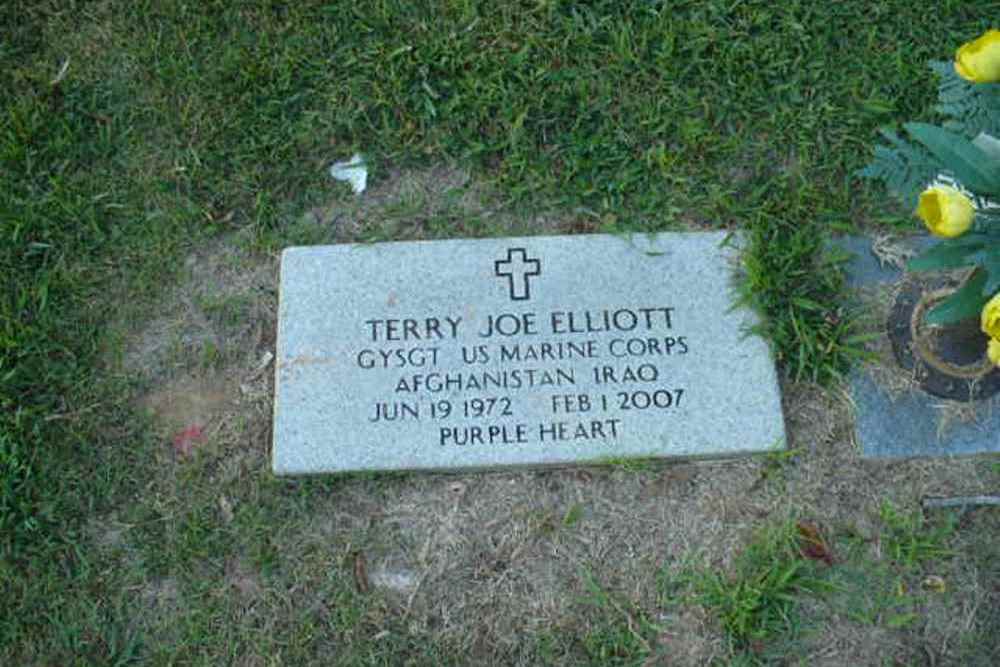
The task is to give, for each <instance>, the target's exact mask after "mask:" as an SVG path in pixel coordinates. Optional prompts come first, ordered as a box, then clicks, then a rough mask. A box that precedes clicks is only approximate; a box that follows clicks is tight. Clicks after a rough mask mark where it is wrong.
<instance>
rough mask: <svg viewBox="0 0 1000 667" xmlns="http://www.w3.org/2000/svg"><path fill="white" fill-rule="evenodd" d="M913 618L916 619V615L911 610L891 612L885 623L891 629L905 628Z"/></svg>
mask: <svg viewBox="0 0 1000 667" xmlns="http://www.w3.org/2000/svg"><path fill="white" fill-rule="evenodd" d="M915 620H917V615H916V614H914V613H912V612H910V613H907V614H893V615H892V616H890V617H889V618H888V619H886V622H885V625H886V627H888V628H891V629H893V630H899V629H900V628H905V627H906V626H907V625H909V624H911V623H913V621H915Z"/></svg>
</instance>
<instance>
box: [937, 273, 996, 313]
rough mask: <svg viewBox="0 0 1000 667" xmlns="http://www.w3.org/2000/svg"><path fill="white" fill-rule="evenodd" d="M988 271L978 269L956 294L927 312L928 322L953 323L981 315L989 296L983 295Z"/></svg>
mask: <svg viewBox="0 0 1000 667" xmlns="http://www.w3.org/2000/svg"><path fill="white" fill-rule="evenodd" d="M985 285H986V272H985V271H983V270H981V269H977V270H976V271H975V272H974V273H973V274H972V277H971V278H969V280H967V281H966V282H965V284H964V285H962V287H961V288H959V289H958V290H957V291H956V292H955V293H954V294H952V295H951V296H949V297H948V298H947V299H945V300H944V301H942V302H941V303H939V304H938V305H936V306H934V308H933V309H932V310H931V312H929V313H927V323H928V324H952V323H954V322H960V321H962V320H964V319H966V318H969V317H973V316H976V315H979V312H980V311H981V310H982V309H983V305H984V304H985V303H986V302H987V301H988V300H989V296H983V287H984V286H985Z"/></svg>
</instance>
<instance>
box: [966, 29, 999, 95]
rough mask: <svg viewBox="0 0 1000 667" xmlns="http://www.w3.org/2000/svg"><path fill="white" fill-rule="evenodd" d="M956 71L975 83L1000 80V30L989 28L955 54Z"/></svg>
mask: <svg viewBox="0 0 1000 667" xmlns="http://www.w3.org/2000/svg"><path fill="white" fill-rule="evenodd" d="M955 71H956V72H958V75H959V76H960V77H962V78H963V79H968V80H969V81H972V82H973V83H996V82H997V81H1000V30H987V31H986V32H985V33H983V35H982V36H981V37H980V38H979V39H975V40H973V41H971V42H966V43H965V44H963V45H962V46H961V47H959V49H958V52H957V53H956V54H955Z"/></svg>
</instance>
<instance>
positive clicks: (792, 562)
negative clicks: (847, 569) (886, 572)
mask: <svg viewBox="0 0 1000 667" xmlns="http://www.w3.org/2000/svg"><path fill="white" fill-rule="evenodd" d="M691 584H692V586H693V589H694V591H695V593H696V595H697V599H698V601H699V602H700V603H701V604H702V605H704V606H705V607H707V608H709V609H710V610H711V611H712V612H713V613H714V614H715V616H716V617H717V618H718V619H719V623H720V624H721V626H722V628H723V629H724V630H725V631H726V633H727V634H728V635H729V637H730V638H731V639H732V641H733V642H734V644H735V646H736V647H737V648H738V649H740V650H743V649H747V648H750V647H751V646H752V645H755V644H754V643H755V642H757V643H759V642H767V641H770V640H773V639H775V638H776V637H778V636H780V635H783V634H786V633H789V632H790V631H792V630H793V628H794V627H795V605H796V596H801V595H803V594H818V593H823V592H826V591H828V590H829V589H830V584H829V583H828V582H827V580H826V579H824V578H823V577H821V576H820V575H819V570H818V566H817V564H816V563H815V562H813V561H811V560H809V559H806V558H804V557H803V556H802V554H801V552H800V548H799V534H798V530H797V528H796V524H795V522H787V523H783V524H780V525H777V526H770V527H767V528H765V529H763V530H761V531H759V532H758V533H757V534H755V535H754V537H753V539H752V540H751V541H750V543H749V544H748V545H747V546H746V548H745V549H744V550H743V551H742V552H741V553H740V554H739V555H738V556H737V557H736V560H735V562H734V563H733V565H732V568H731V571H730V572H729V573H728V574H727V573H720V572H714V571H701V572H695V573H694V574H692V575H691Z"/></svg>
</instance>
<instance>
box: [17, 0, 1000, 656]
mask: <svg viewBox="0 0 1000 667" xmlns="http://www.w3.org/2000/svg"><path fill="white" fill-rule="evenodd" d="M987 6H988V3H984V4H983V5H982V6H977V5H976V4H975V3H963V2H957V1H949V2H940V3H936V4H935V7H934V11H927V9H926V8H925V7H921V6H918V5H917V4H915V3H912V2H903V1H902V0H896V1H893V2H885V3H881V4H877V5H873V4H872V3H869V2H862V1H861V0H856V1H854V2H843V3H815V2H807V1H806V0H789V1H787V2H782V3H780V5H778V4H774V3H771V2H764V1H763V0H760V1H753V2H744V3H730V2H722V1H707V2H706V1H697V2H694V1H692V2H673V3H659V2H646V1H642V2H626V3H621V2H610V1H609V2H587V3H566V2H554V1H553V2H545V1H542V2H524V3H491V4H485V5H478V4H476V3H473V2H466V1H461V0H453V1H450V2H444V3H438V2H417V3H412V2H402V1H399V2H390V1H376V2H371V3H331V2H300V3H284V4H283V3H277V2H269V1H264V0H260V1H256V2H254V1H250V2H241V3H227V2H204V3H190V2H181V1H179V0H177V1H171V0H165V1H162V2H138V3H132V2H128V3H126V2H115V1H111V2H106V3H84V2H73V3H69V4H67V3H64V2H54V1H53V2H45V1H43V2H28V1H27V0H23V1H19V0H15V1H13V2H8V3H5V4H4V5H3V6H2V7H0V26H2V27H0V87H2V89H3V91H4V95H3V101H2V102H0V105H2V112H0V275H2V276H3V279H4V287H3V290H2V291H0V536H2V537H0V556H2V566H0V592H2V596H3V602H0V605H2V606H0V618H2V619H3V620H2V621H0V640H2V642H0V644H2V645H3V646H4V647H5V648H4V649H2V650H3V651H5V652H6V654H2V655H5V656H6V657H9V658H10V659H11V660H12V661H15V662H16V661H18V660H17V659H18V658H24V659H25V660H27V661H38V662H55V663H70V662H72V661H73V660H81V661H88V660H89V661H91V662H101V663H113V662H115V661H118V662H126V661H128V660H129V659H130V658H133V657H135V656H145V657H150V656H153V657H155V658H162V659H164V660H166V659H167V656H168V655H169V654H170V653H171V651H172V647H174V646H182V647H183V651H181V652H180V653H179V654H178V655H179V657H178V658H177V659H179V660H182V661H188V660H189V661H191V662H197V661H199V660H201V661H204V662H213V660H212V658H211V656H212V655H214V654H213V651H215V650H219V649H218V646H217V644H218V643H220V642H215V641H214V640H213V643H212V644H211V645H210V644H209V643H207V642H208V640H207V639H206V637H208V636H212V631H214V630H215V629H217V628H218V627H220V626H221V625H224V619H226V618H229V616H228V615H230V614H232V613H235V612H234V611H233V609H230V608H229V605H232V606H233V607H235V606H237V605H236V603H235V602H232V600H231V599H230V598H228V597H226V596H216V597H213V596H212V594H211V591H206V590H203V589H202V588H199V586H204V584H203V583H199V579H198V578H197V577H196V576H195V575H194V574H192V575H190V576H181V577H180V579H181V581H180V582H179V583H178V584H177V585H178V586H180V587H181V589H182V590H183V593H184V595H185V597H186V598H187V599H196V600H202V601H204V604H203V605H202V606H199V607H197V608H196V609H194V610H192V612H191V615H190V618H188V619H187V620H186V621H185V623H184V624H182V625H181V626H180V627H177V628H175V629H174V631H173V632H174V633H176V634H175V635H173V636H170V637H165V638H159V640H158V642H157V641H153V640H150V639H149V638H143V637H141V636H139V635H138V634H136V633H137V632H138V631H137V630H135V629H134V627H133V626H131V625H130V624H129V622H128V620H129V619H128V608H127V605H126V604H125V599H126V594H125V593H124V592H123V591H127V590H129V587H130V586H133V585H134V584H135V583H136V582H135V581H134V580H133V579H134V578H136V577H138V576H139V575H140V574H141V575H142V576H146V575H149V576H154V577H156V576H166V575H167V574H168V573H171V572H176V571H178V570H184V569H185V568H189V567H195V566H196V565H198V564H200V566H201V567H204V568H207V573H208V574H215V575H217V574H218V573H219V572H221V571H222V570H223V569H224V563H225V561H226V558H227V557H231V556H233V555H234V552H235V551H236V550H237V549H239V550H242V551H244V552H246V553H247V554H250V555H249V556H248V557H249V558H250V559H252V560H253V562H254V563H256V564H257V565H259V566H260V567H263V568H265V569H266V568H267V567H269V566H270V565H271V564H272V563H274V562H275V561H276V560H279V559H280V554H277V553H275V551H276V549H275V547H274V546H273V542H272V541H271V540H270V539H269V538H268V537H267V531H266V530H265V527H266V526H269V525H273V524H274V523H275V522H280V520H281V518H282V516H283V513H284V512H288V511H291V510H290V509H288V508H289V507H294V506H296V503H298V502H300V496H299V495H297V494H304V495H305V496H309V494H311V493H314V491H311V490H310V489H314V488H320V489H322V488H325V487H323V485H322V484H319V486H317V487H313V486H310V484H307V483H304V484H302V485H294V486H293V487H291V488H292V490H289V489H288V488H287V487H285V486H281V485H275V486H274V487H272V486H268V485H267V484H266V483H263V482H262V483H261V484H263V487H258V486H256V484H257V482H256V481H254V482H253V483H251V482H247V485H245V486H235V487H234V488H233V489H232V490H231V491H232V492H233V493H234V498H240V499H242V500H244V501H245V503H244V505H243V506H244V507H246V506H253V505H259V507H260V509H259V510H258V511H257V513H254V512H249V511H248V510H241V511H240V512H238V514H237V520H236V527H235V528H233V529H231V531H232V532H233V535H228V536H227V537H233V538H235V543H236V544H237V545H238V546H233V545H232V544H231V543H230V542H228V541H226V540H225V539H223V537H222V536H219V535H217V534H215V533H213V531H212V530H211V529H210V526H211V523H210V520H209V517H211V516H212V512H213V511H214V507H215V503H216V501H217V499H216V498H215V497H214V496H212V495H211V494H208V493H206V492H204V491H203V490H202V491H197V492H194V493H192V495H191V497H190V498H189V499H188V500H187V503H188V505H187V506H185V507H175V506H173V505H171V502H172V501H170V502H168V501H165V500H163V499H161V498H159V497H157V496H156V491H155V489H154V490H153V491H150V480H155V479H157V478H158V475H160V474H161V472H162V471H161V470H160V469H159V468H158V467H157V464H156V460H155V457H154V452H155V449H154V445H153V441H152V436H151V433H150V430H149V424H148V423H147V421H146V420H144V419H142V418H141V416H140V415H139V414H137V412H138V411H137V410H135V409H134V408H133V407H131V404H130V402H129V401H130V399H131V397H132V394H131V387H132V384H131V382H132V380H131V379H130V378H123V377H115V376H113V375H109V374H108V373H107V372H106V366H105V363H104V359H105V356H104V355H105V354H106V353H107V352H108V347H109V346H112V347H113V346H114V345H115V343H114V341H109V339H108V335H109V334H108V333H107V331H106V323H107V322H108V321H109V320H110V319H112V318H113V317H118V316H124V317H125V318H126V319H129V320H142V319H145V318H149V317H151V316H153V315H154V314H155V313H154V312H153V311H152V306H151V305H150V304H152V303H155V300H156V298H157V297H158V296H160V295H162V293H163V290H164V286H165V285H170V284H172V283H173V281H174V280H175V279H176V277H177V276H178V275H179V273H180V272H181V270H182V266H183V258H184V257H185V256H186V255H187V253H189V252H190V251H192V250H194V249H197V248H199V247H201V246H202V245H204V244H206V243H208V242H210V241H211V240H213V239H217V238H220V237H221V236H223V235H225V234H228V233H231V232H234V231H242V232H247V233H248V236H249V237H250V238H252V239H254V240H255V242H256V243H257V244H258V247H273V246H275V245H279V244H282V243H284V242H288V241H291V240H296V239H299V240H301V239H307V240H309V241H320V240H324V239H323V238H322V237H321V236H316V235H315V232H314V231H310V230H309V229H306V228H304V227H301V226H296V225H295V224H293V221H296V220H299V219H300V217H301V214H302V212H303V211H305V210H306V209H307V208H308V207H309V206H310V205H313V204H316V203H318V202H320V201H322V200H323V199H325V198H328V197H329V196H330V195H329V193H330V190H331V186H330V184H329V183H328V177H327V176H326V174H325V167H326V165H327V164H328V163H329V162H330V161H331V160H333V159H335V158H341V157H346V156H348V155H350V154H351V153H352V152H354V151H356V150H363V151H365V152H366V153H367V154H369V155H371V156H372V159H373V163H374V164H375V165H376V169H375V171H374V173H373V175H372V179H373V182H374V183H375V184H378V183H379V182H380V181H382V180H383V179H386V178H387V174H388V173H389V172H390V170H391V169H393V168H398V167H419V166H421V165H433V164H437V163H441V162H448V161H456V162H458V163H460V164H462V165H465V166H468V167H469V168H470V169H471V170H472V172H473V173H474V174H475V177H476V178H477V179H479V180H480V181H481V182H483V183H484V184H486V185H487V186H488V187H489V191H490V192H491V193H494V194H493V195H492V196H493V197H494V198H495V201H494V202H492V203H493V204H494V205H495V206H497V207H498V208H502V209H503V210H505V211H508V212H512V213H514V214H521V213H526V212H531V211H538V210H543V211H544V210H560V211H571V212H573V215H576V216H578V217H579V218H580V220H581V221H583V222H582V223H581V227H580V229H581V230H582V231H592V230H596V229H603V230H609V231H631V230H661V229H672V228H677V227H679V226H682V225H703V226H713V227H714V226H723V227H726V228H744V229H746V230H747V231H748V233H749V239H750V250H749V253H748V272H749V283H748V285H749V290H748V292H747V294H746V296H747V298H748V299H749V300H751V301H752V302H753V303H755V304H756V305H758V306H759V307H760V308H761V310H762V311H763V312H764V313H765V316H766V317H765V321H764V324H763V331H764V333H765V334H766V335H768V336H769V338H770V339H771V340H772V342H773V344H774V345H775V349H776V351H777V354H778V358H779V360H780V361H781V362H782V364H783V366H784V368H785V369H786V371H787V372H788V373H789V374H791V375H792V376H794V377H798V378H809V379H817V380H823V379H826V378H829V377H833V376H835V375H836V374H838V373H840V372H842V371H843V369H844V367H845V364H846V363H847V361H848V360H849V358H850V356H851V353H850V350H851V349H852V344H851V342H850V341H849V340H848V336H849V332H850V328H849V319H850V318H849V317H848V316H847V315H846V314H844V313H842V312H841V311H839V310H838V309H837V307H836V306H833V305H830V304H831V303H832V302H833V300H834V299H835V297H836V296H837V295H838V294H839V290H840V283H839V278H838V276H837V273H836V270H835V268H834V267H832V266H831V265H830V264H829V263H828V261H827V260H826V259H824V257H823V256H822V253H821V251H820V250H821V238H822V235H823V233H825V232H826V231H827V230H829V229H833V228H843V229H852V228H856V227H855V226H856V225H857V224H881V222H883V221H886V220H888V221H894V220H898V219H899V218H900V217H901V215H900V212H899V211H898V210H897V209H894V208H892V207H891V206H889V205H887V204H886V203H884V197H883V195H882V193H881V192H879V191H878V190H876V189H873V188H871V187H870V186H868V185H865V184H858V183H856V182H854V181H853V180H852V178H851V176H850V175H851V174H852V173H853V171H854V170H855V169H856V168H857V167H859V166H861V165H862V164H864V163H865V162H866V161H867V159H868V155H869V148H870V145H871V142H872V138H873V136H874V130H875V128H876V127H877V126H879V125H881V124H883V123H891V122H896V121H900V120H904V119H907V120H909V119H914V118H921V117H927V116H928V114H929V113H930V112H929V104H930V102H931V99H932V98H931V96H932V93H933V90H934V83H933V80H932V78H931V76H930V74H929V72H928V71H926V69H925V67H924V62H925V61H927V60H929V59H931V58H940V57H942V55H943V54H947V53H949V52H951V51H952V50H953V49H954V48H955V46H956V45H957V44H959V43H961V42H962V41H964V40H966V39H968V38H969V37H970V36H973V35H975V34H978V33H979V32H980V31H981V30H982V29H983V28H985V27H986V26H987V24H988V21H989V16H990V14H989V13H988V12H987V11H985V8H986V7H987ZM67 60H68V61H69V67H68V70H67V73H66V76H65V77H64V78H63V79H62V81H61V82H60V83H58V84H52V83H51V81H52V80H53V79H54V78H55V76H56V73H57V72H58V71H59V68H60V65H61V64H62V63H64V62H65V61H67ZM341 196H343V197H345V198H346V197H347V195H346V194H344V193H343V192H341ZM371 232H372V234H373V235H376V236H377V233H378V230H371ZM422 233H424V234H427V235H431V236H450V235H458V234H463V233H472V234H483V233H490V229H489V227H488V226H486V225H484V224H478V223H475V224H474V222H469V221H465V220H462V219H461V218H460V216H454V215H451V216H449V215H444V216H442V217H440V218H437V219H435V220H433V221H431V222H430V223H428V226H427V229H426V230H425V231H423V232H422ZM210 306H211V309H212V310H213V314H214V316H216V317H218V318H220V319H221V320H224V321H230V319H231V318H234V317H238V316H239V313H240V308H241V304H240V303H239V302H238V301H230V302H219V303H216V304H210ZM220 353H221V351H220V350H218V349H214V350H213V349H210V348H205V351H204V357H203V359H202V363H204V364H207V365H212V364H215V363H217V361H218V356H219V354H220ZM190 484H191V485H192V486H193V487H197V486H198V485H199V484H200V485H209V484H211V482H210V481H206V480H205V479H197V478H196V479H192V480H190ZM118 508H124V509H122V512H123V514H122V517H123V519H122V520H123V521H125V522H126V523H128V525H129V526H132V527H131V528H129V529H128V530H129V536H130V540H131V539H132V538H133V537H134V541H135V545H134V547H133V548H134V549H136V551H137V552H136V553H135V554H133V557H134V558H135V559H136V561H135V562H137V563H139V564H138V565H136V566H135V568H136V569H135V570H134V571H132V570H130V571H127V572H121V571H119V570H118V569H117V567H116V564H117V563H118V562H119V561H118V560H117V558H118V556H114V555H109V554H103V553H95V552H94V551H93V550H92V549H91V546H92V545H91V541H92V540H91V538H89V537H88V533H87V525H88V523H87V522H88V521H89V520H91V519H92V518H93V517H96V516H106V515H107V514H108V513H109V512H112V511H114V510H117V509H118ZM244 512H249V514H244ZM206 563H207V564H206ZM29 573H30V576H29ZM308 583H309V584H310V585H315V586H327V587H328V590H329V592H330V595H331V596H333V597H335V598H336V597H337V596H341V598H342V599H343V600H345V603H344V607H345V608H347V609H348V610H351V609H353V610H354V611H355V612H356V613H357V614H359V615H360V616H359V617H360V618H368V619H369V621H368V622H372V621H371V618H372V615H374V616H377V615H378V614H379V609H378V605H377V604H376V603H373V602H368V601H364V602H362V601H358V600H356V599H355V598H353V597H351V595H350V594H349V587H348V586H346V585H345V584H344V583H343V582H329V581H324V580H322V579H321V578H319V577H318V576H317V577H316V578H314V579H309V580H308ZM324 590H327V589H324ZM220 599H221V600H222V601H221V602H220V601H219V600H220ZM274 603H275V605H279V604H286V605H291V604H293V602H291V601H274ZM366 614H368V615H369V616H366ZM296 618H298V619H299V621H298V622H297V625H295V626H294V627H293V628H291V629H290V630H289V631H288V632H289V635H288V636H289V637H290V639H288V644H287V645H286V646H283V647H277V648H276V647H275V645H274V644H272V643H268V641H267V640H263V639H259V638H257V639H255V637H256V636H257V635H256V634H255V633H254V632H253V631H252V630H253V628H252V626H241V629H231V630H230V632H231V633H233V634H230V635H226V636H224V637H222V638H221V639H222V641H221V643H223V644H224V643H225V642H232V643H235V644H240V643H248V642H249V643H252V642H254V641H257V642H262V643H261V644H260V645H258V646H257V648H258V649H260V650H261V651H262V652H267V651H268V650H272V651H276V652H277V653H279V654H280V655H284V656H286V657H287V659H288V660H289V661H295V660H297V659H318V658H317V655H318V654H317V653H316V651H317V650H318V649H317V639H316V637H317V636H318V635H319V634H321V633H323V632H335V633H341V634H340V635H338V636H344V637H348V638H350V637H353V636H354V635H352V634H351V632H350V629H351V628H353V627H355V625H356V624H357V623H358V622H360V621H357V619H356V618H353V617H336V616H333V617H330V618H328V619H326V620H325V621H324V622H325V623H327V624H326V625H313V624H312V623H313V621H311V620H303V617H296ZM735 622H736V621H734V623H735ZM248 628H250V629H248ZM394 636H396V635H394ZM154 639H155V638H154ZM626 639H627V638H626ZM351 641H354V640H351ZM394 642H395V643H394ZM348 645H349V646H350V647H351V648H352V650H353V651H355V652H354V654H353V657H350V656H349V657H348V658H344V661H345V662H349V661H350V660H353V661H354V662H357V663H378V662H380V661H381V662H390V663H399V662H405V661H406V660H407V659H410V658H412V660H413V661H416V662H419V661H424V660H430V659H434V660H438V661H445V662H447V660H448V656H447V655H444V654H442V653H441V652H440V651H438V650H437V649H436V648H434V647H433V646H430V645H429V644H426V643H424V644H420V643H419V642H418V643H417V644H409V643H407V642H406V641H403V640H399V641H396V640H394V641H393V642H389V643H387V644H375V643H366V641H364V640H357V641H355V642H354V643H350V642H349V643H348Z"/></svg>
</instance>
